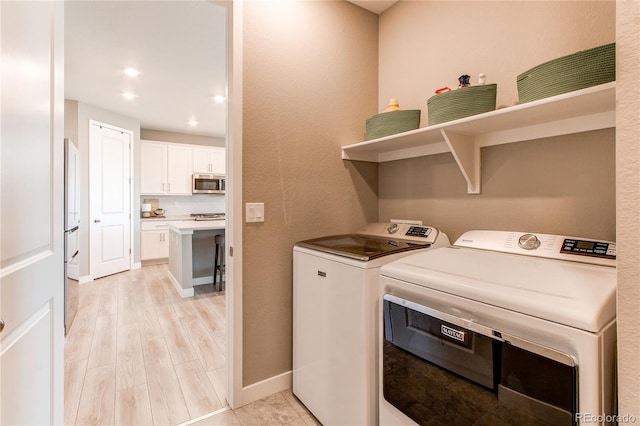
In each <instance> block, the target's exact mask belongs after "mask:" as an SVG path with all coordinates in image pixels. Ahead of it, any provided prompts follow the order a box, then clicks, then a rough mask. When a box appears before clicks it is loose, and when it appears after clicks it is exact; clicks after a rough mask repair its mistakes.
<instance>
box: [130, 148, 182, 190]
mask: <svg viewBox="0 0 640 426" xmlns="http://www.w3.org/2000/svg"><path fill="white" fill-rule="evenodd" d="M191 158H192V148H191V147H190V146H181V145H180V144H170V143H162V142H149V141H140V193H141V194H145V195H154V194H157V195H161V194H166V195H191V177H192V174H193V170H192V160H191Z"/></svg>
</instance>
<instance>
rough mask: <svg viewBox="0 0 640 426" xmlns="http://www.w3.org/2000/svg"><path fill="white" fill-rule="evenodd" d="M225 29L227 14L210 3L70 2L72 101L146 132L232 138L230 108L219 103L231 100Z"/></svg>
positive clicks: (68, 80) (68, 93) (68, 85)
mask: <svg viewBox="0 0 640 426" xmlns="http://www.w3.org/2000/svg"><path fill="white" fill-rule="evenodd" d="M225 26H226V8H225V7H224V6H222V5H220V4H216V3H213V2H208V1H204V0H196V1H185V0H182V1H67V2H65V98H66V99H72V100H77V101H81V102H85V103H87V104H90V105H94V106H97V107H100V108H104V109H107V110H110V111H113V112H116V113H118V114H121V115H125V116H127V117H131V118H134V119H137V120H139V121H140V126H141V127H142V128H146V129H156V130H165V131H173V132H180V133H191V134H199V135H208V136H224V135H225V133H226V132H225V120H226V119H225V104H224V103H217V102H216V101H214V100H213V99H212V98H213V96H215V95H218V94H220V95H225V94H226V75H225V69H226V66H225V62H226V41H225V39H226V27H225ZM126 67H133V68H137V69H138V70H140V71H141V74H140V75H139V76H138V77H128V76H126V75H125V74H124V73H123V70H124V68H126ZM125 91H131V92H133V93H135V94H136V96H137V97H136V98H134V99H133V100H127V99H124V98H123V97H122V93H123V92H125ZM191 119H195V120H196V121H198V125H197V126H196V127H191V126H189V124H188V121H189V120H191Z"/></svg>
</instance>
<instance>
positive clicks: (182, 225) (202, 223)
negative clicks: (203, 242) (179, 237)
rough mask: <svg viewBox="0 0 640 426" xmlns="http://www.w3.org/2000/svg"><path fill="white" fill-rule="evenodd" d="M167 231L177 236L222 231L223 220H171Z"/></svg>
mask: <svg viewBox="0 0 640 426" xmlns="http://www.w3.org/2000/svg"><path fill="white" fill-rule="evenodd" d="M172 222H174V223H172V224H171V225H169V229H170V230H172V231H174V232H177V233H179V234H193V231H206V230H212V229H213V230H215V229H224V228H225V226H226V221H225V220H182V221H176V220H172Z"/></svg>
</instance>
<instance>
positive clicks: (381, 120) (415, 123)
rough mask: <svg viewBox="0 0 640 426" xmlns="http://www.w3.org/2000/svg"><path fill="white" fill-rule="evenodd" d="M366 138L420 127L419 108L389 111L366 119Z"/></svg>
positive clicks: (374, 137) (375, 137)
mask: <svg viewBox="0 0 640 426" xmlns="http://www.w3.org/2000/svg"><path fill="white" fill-rule="evenodd" d="M366 127H367V140H371V139H377V138H382V137H384V136H389V135H395V134H396V133H402V132H408V131H409V130H415V129H417V128H418V127H420V110H419V109H408V110H406V111H389V112H383V113H380V114H376V115H374V116H373V117H371V118H369V119H367V125H366Z"/></svg>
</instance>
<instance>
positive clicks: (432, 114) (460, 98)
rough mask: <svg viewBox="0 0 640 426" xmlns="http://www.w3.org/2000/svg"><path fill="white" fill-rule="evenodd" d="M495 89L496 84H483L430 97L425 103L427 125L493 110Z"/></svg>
mask: <svg viewBox="0 0 640 426" xmlns="http://www.w3.org/2000/svg"><path fill="white" fill-rule="evenodd" d="M497 89H498V85H497V84H483V85H479V86H469V87H462V88H460V89H456V90H451V91H449V92H443V93H438V94H437V95H434V96H432V97H430V98H429V100H428V101H427V113H428V116H429V125H430V126H432V125H434V124H440V123H444V122H447V121H452V120H457V119H459V118H464V117H469V116H472V115H476V114H482V113H483V112H489V111H493V110H495V109H496V92H497Z"/></svg>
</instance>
